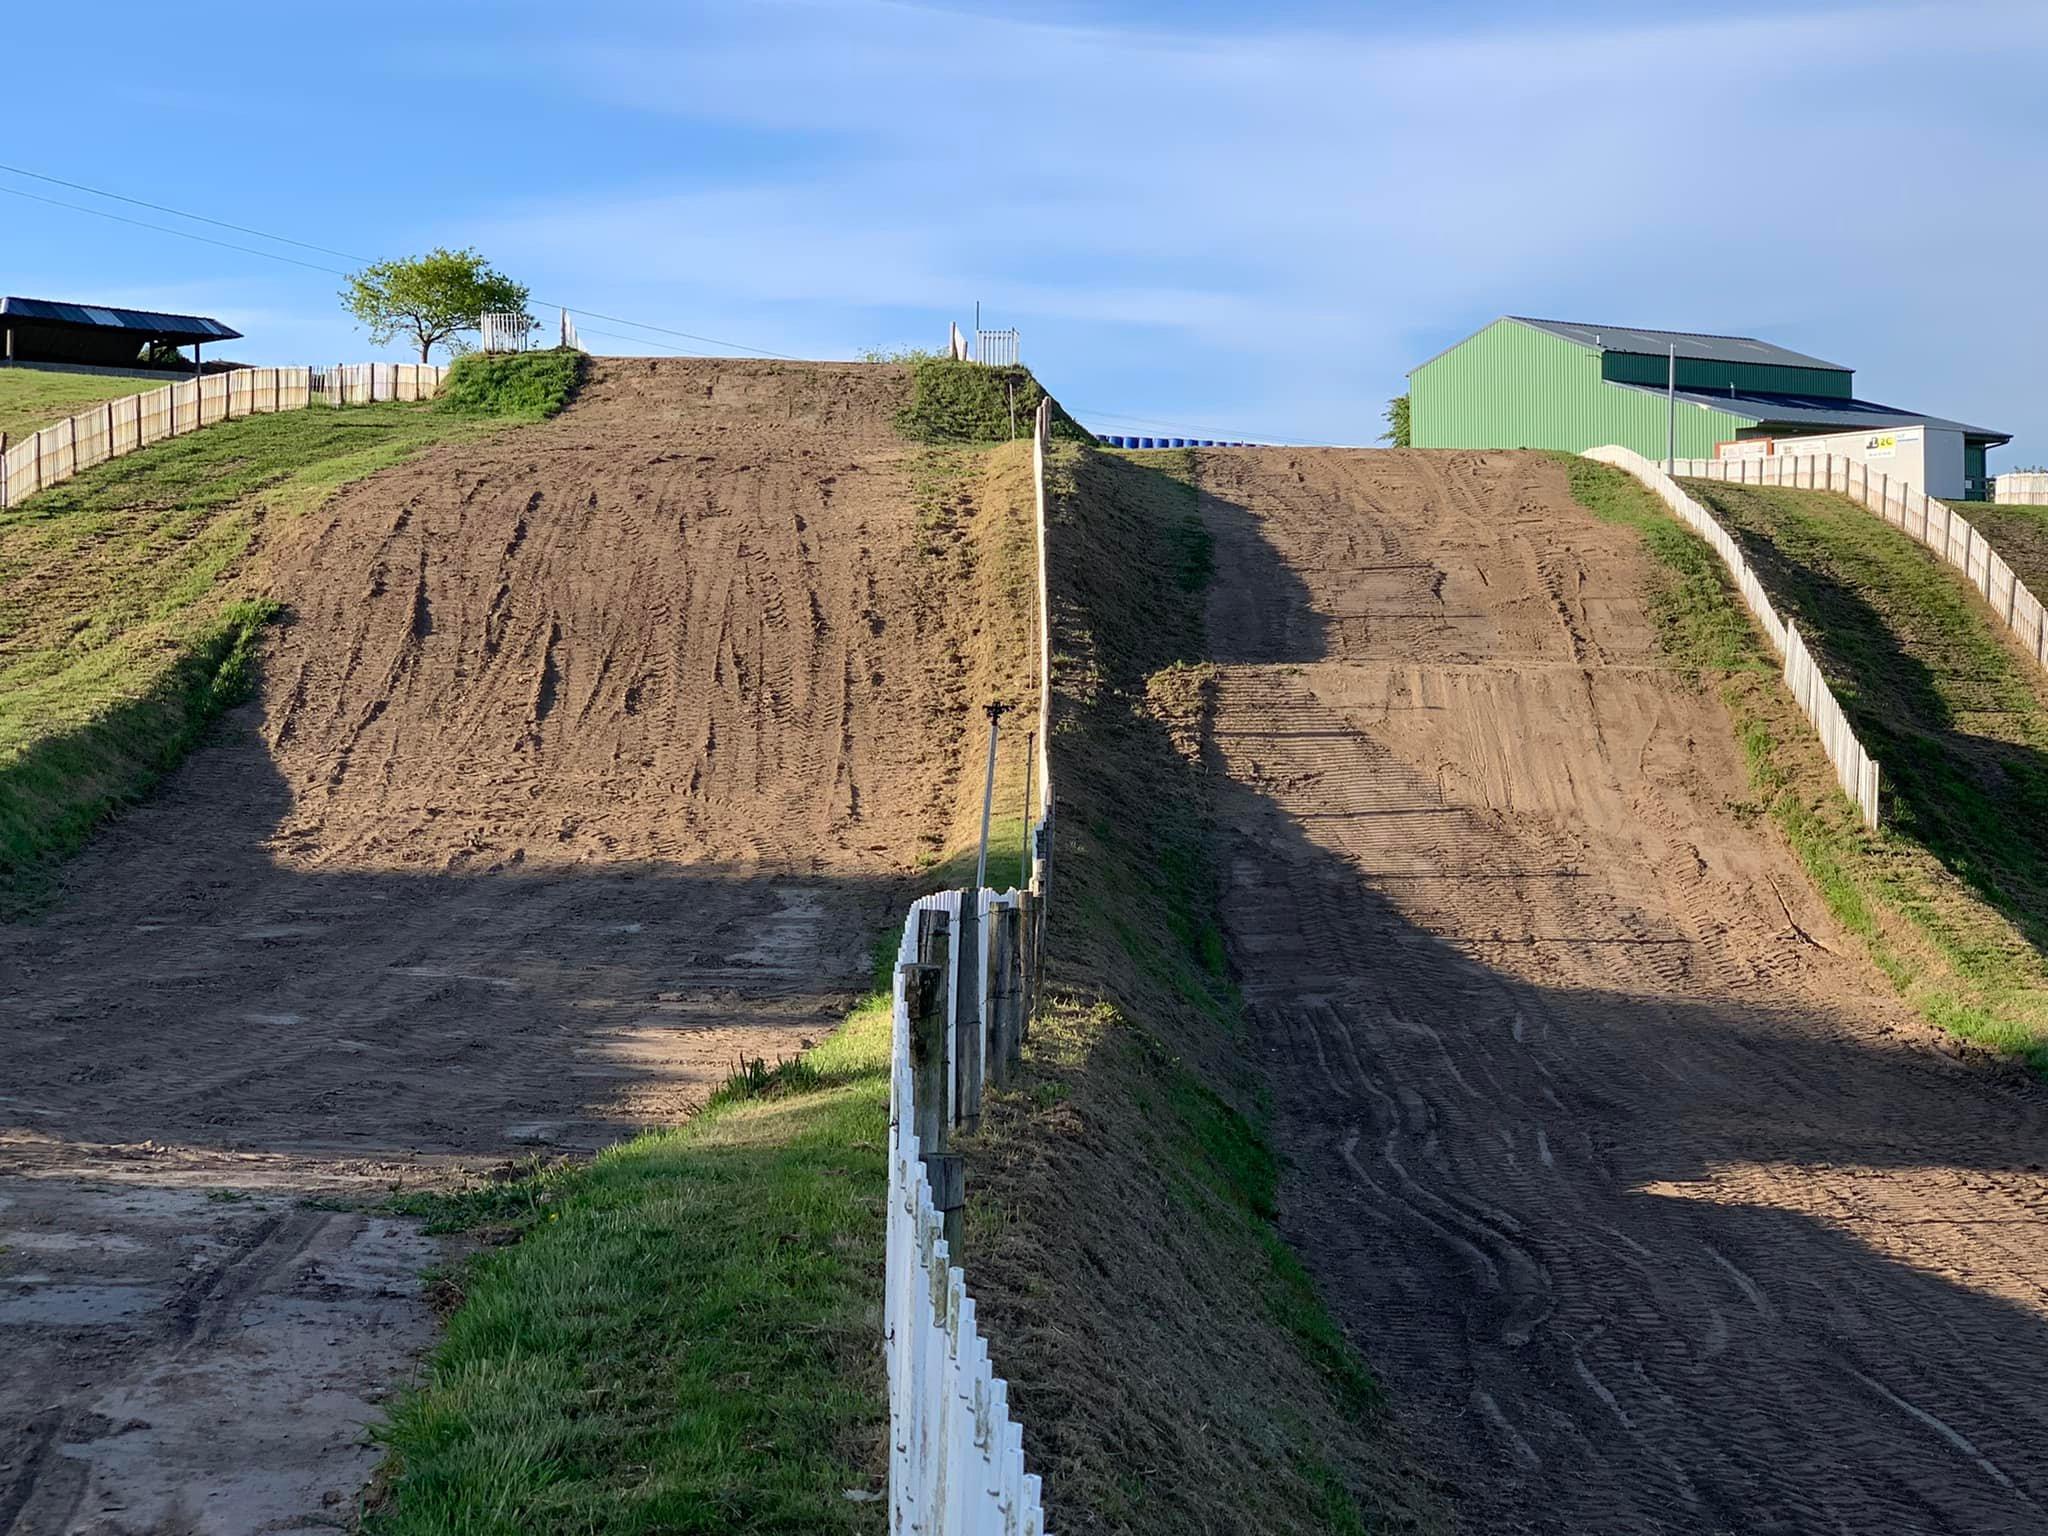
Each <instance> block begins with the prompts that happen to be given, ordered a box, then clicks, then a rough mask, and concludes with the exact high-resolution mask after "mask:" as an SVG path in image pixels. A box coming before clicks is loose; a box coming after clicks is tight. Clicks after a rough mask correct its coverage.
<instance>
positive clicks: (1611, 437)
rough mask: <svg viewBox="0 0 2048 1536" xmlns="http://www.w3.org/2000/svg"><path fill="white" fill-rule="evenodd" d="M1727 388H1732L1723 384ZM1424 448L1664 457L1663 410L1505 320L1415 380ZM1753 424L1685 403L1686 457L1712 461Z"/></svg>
mask: <svg viewBox="0 0 2048 1536" xmlns="http://www.w3.org/2000/svg"><path fill="white" fill-rule="evenodd" d="M1724 387H1725V386H1724ZM1408 393H1409V405H1408V409H1409V434H1410V440H1411V441H1412V442H1413V443H1414V445H1415V446H1416V447H1417V448H1564V449H1568V450H1570V451H1571V452H1573V453H1578V452H1581V451H1583V450H1585V449H1587V448H1598V447H1601V446H1602V445H1604V444H1608V443H1617V444H1619V445H1620V446H1622V447H1624V448H1633V449H1634V450H1635V451H1636V452H1637V453H1640V454H1642V455H1644V456H1645V457H1648V458H1658V459H1661V458H1662V457H1663V456H1664V423H1665V403H1664V400H1663V399H1662V398H1661V397H1660V396H1657V395H1647V394H1644V393H1643V392H1642V391H1641V390H1635V389H1624V388H1622V387H1621V386H1620V385H1617V384H1609V383H1607V382H1606V381H1604V380H1603V379H1602V378H1601V376H1600V356H1599V354H1598V353H1595V352H1592V351H1589V350H1587V349H1586V348H1584V347H1576V346H1573V345H1572V344H1571V343H1570V342H1568V341H1563V340H1561V339H1559V338H1558V337H1555V336H1551V335H1548V334H1546V333H1545V332H1542V331H1538V330H1532V329H1531V328H1530V327H1528V326H1526V325H1517V324H1516V323H1515V322H1514V321H1512V320H1497V321H1495V322H1494V323H1493V324H1492V325H1489V326H1488V327H1487V328H1486V329H1485V330H1483V331H1481V332H1480V333H1479V334H1478V335H1477V336H1474V337H1472V338H1470V339H1469V340H1467V341H1464V342H1461V343H1460V344H1459V345H1457V346H1455V347H1453V348H1452V349H1451V350H1450V351H1448V352H1446V353H1444V354H1443V355H1442V356H1440V357H1437V358H1434V359H1432V360H1431V361H1429V362H1427V363H1425V364H1423V365H1422V366H1421V367H1420V368H1418V369H1416V370H1415V371H1414V373H1412V374H1410V375H1409V377H1408ZM1749 425H1751V421H1750V419H1749V418H1748V417H1741V416H1731V415H1729V414H1727V413H1726V412H1723V411H1715V410H1707V409H1705V408H1703V407H1700V406H1697V405H1688V404H1686V403H1685V402H1684V401H1680V402H1679V406H1678V453H1679V457H1681V458H1711V457H1712V456H1713V453H1714V445H1715V444H1716V443H1718V442H1724V441H1726V440H1727V439H1729V438H1732V437H1734V436H1736V435H1737V433H1738V432H1739V430H1740V429H1741V428H1743V427H1746V426H1749Z"/></svg>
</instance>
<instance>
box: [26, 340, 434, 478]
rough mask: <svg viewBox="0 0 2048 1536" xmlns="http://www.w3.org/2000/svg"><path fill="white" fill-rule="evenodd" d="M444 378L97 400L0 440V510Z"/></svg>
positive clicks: (276, 379) (248, 380) (420, 393)
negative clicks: (228, 430) (138, 457)
mask: <svg viewBox="0 0 2048 1536" xmlns="http://www.w3.org/2000/svg"><path fill="white" fill-rule="evenodd" d="M447 371H448V370H447V369H445V368H437V367H434V366H432V365H426V366H421V365H417V364H413V363H358V364H355V365H353V366H352V367H346V368H327V369H321V368H236V369H232V370H229V371H227V372H224V373H208V374H203V375H201V376H199V377H197V378H189V379H181V380H179V381H178V382H176V383H173V384H166V385H164V386H163V387H162V388H160V389H148V390H143V391H142V392H141V393H139V394H133V395H123V396H122V397H121V398H120V399H118V400H103V401H101V402H100V403H99V404H97V405H89V406H87V407H86V408H85V409H84V410H82V411H78V412H76V413H74V414H72V415H70V416H67V417H65V418H64V419H63V420H61V421H56V422H52V423H51V424H50V425H49V426H47V427H43V428H41V429H39V430H37V431H35V432H31V433H29V434H28V435H27V436H25V437H22V438H19V439H17V440H16V441H14V442H9V441H7V439H6V436H5V434H0V508H6V507H12V506H16V505H18V504H19V503H21V502H22V501H23V500H25V499H26V498H28V497H30V496H33V495H35V494H36V492H38V491H42V490H47V489H49V488H50V487H51V486H53V485H57V484H60V483H61V482H63V481H65V480H69V479H70V478H71V477H72V476H73V475H75V474H77V473H78V472H79V471H80V470H82V469H90V468H92V466H93V465H95V464H104V463H106V461H107V460H109V459H118V458H120V457H121V456H122V455H123V454H129V453H133V452H134V451H135V450H136V449H138V448H146V447H148V446H149V445H150V444H152V443H160V442H162V441H164V440H165V439H166V438H171V437H183V436H184V435H185V434H186V433H187V432H196V431H198V430H199V429H200V428H201V427H210V426H212V425H213V424H214V423H215V422H218V421H227V420H230V419H232V418H234V417H238V416H257V415H267V414H269V413H270V412H273V411H296V410H301V409H303V408H304V407H306V406H308V405H310V404H312V403H313V402H314V401H315V400H320V401H323V402H332V403H334V404H336V405H340V404H343V403H346V404H350V405H354V404H359V403H365V402H368V401H371V400H424V399H427V398H428V397H430V396H432V395H434V394H436V393H438V392H439V390H440V388H441V382H442V380H443V378H444V377H445V376H446V375H447Z"/></svg>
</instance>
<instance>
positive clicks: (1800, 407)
mask: <svg viewBox="0 0 2048 1536" xmlns="http://www.w3.org/2000/svg"><path fill="white" fill-rule="evenodd" d="M1608 382H1609V383H1610V385H1612V387H1613V388H1615V389H1633V390H1639V391H1641V392H1642V393H1643V394H1646V395H1655V396H1657V397H1658V398H1659V399H1662V398H1663V396H1664V391H1663V390H1661V389H1659V388H1657V386H1656V385H1654V384H1624V383H1621V382H1619V381H1617V380H1609V381H1608ZM1677 394H1678V398H1679V399H1680V400H1683V401H1685V402H1686V403H1687V404H1688V405H1701V406H1705V407H1706V408H1707V409H1708V410H1710V411H1726V412H1727V413H1728V414H1729V415H1731V416H1747V417H1749V418H1750V419H1752V420H1753V421H1755V422H1756V423H1757V424H1758V425H1760V426H1773V425H1778V426H1787V427H1813V428H1828V427H1839V428H1843V429H1846V430H1848V431H1855V430H1856V429H1857V428H1860V427H1906V426H1913V425H1915V424H1918V425H1920V426H1927V427H1938V428H1941V429H1943V430H1946V431H1950V432H1960V433H1962V434H1963V436H1965V437H1973V438H1981V439H1982V440H1984V441H1985V442H1987V443H1991V444H1993V445H1996V444H1999V443H2006V442H2010V441H2012V434H2011V433H2010V432H2000V431H1999V430H1998V429H1997V428H1995V427H1973V426H1971V425H1970V424H1969V423H1968V422H1963V421H1949V420H1947V419H1946V418H1944V417H1941V416H1929V415H1928V414H1927V413H1926V412H1924V411H1908V410H1902V409H1901V408H1900V407H1898V406H1895V405H1879V404H1878V403H1877V402H1876V401H1874V400H1838V399H1832V398H1830V397H1828V396H1826V395H1766V394H1759V393H1754V392H1744V391H1740V390H1737V391H1735V392H1733V393H1728V392H1725V391H1720V390H1711V389H1681V390H1679V391H1678V392H1677Z"/></svg>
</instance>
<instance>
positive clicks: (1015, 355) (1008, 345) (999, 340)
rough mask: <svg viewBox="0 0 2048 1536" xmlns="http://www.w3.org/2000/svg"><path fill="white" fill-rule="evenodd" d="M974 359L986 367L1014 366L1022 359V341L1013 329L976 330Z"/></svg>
mask: <svg viewBox="0 0 2048 1536" xmlns="http://www.w3.org/2000/svg"><path fill="white" fill-rule="evenodd" d="M974 356H975V360H976V361H977V362H979V363H981V364H982V365H983V366H984V367H988V368H1014V367H1016V366H1017V365H1018V363H1019V362H1021V361H1022V360H1023V343H1022V341H1021V339H1020V338H1019V336H1018V334H1017V332H1016V331H1014V330H1010V331H976V332H975V333H974Z"/></svg>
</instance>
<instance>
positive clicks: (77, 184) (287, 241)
mask: <svg viewBox="0 0 2048 1536" xmlns="http://www.w3.org/2000/svg"><path fill="white" fill-rule="evenodd" d="M0 171H7V172H10V173H11V174H13V175H16V176H27V177H29V178H30V179H31V180H34V181H47V182H48V183H50V185H51V186H53V187H69V188H70V189H71V190H72V191H74V192H88V193H91V194H92V195H93V196H94V197H106V198H111V199H113V200H114V201H115V202H117V203H128V204H131V205H132V206H134V207H137V208H148V209H152V210H153V211H155V212H157V213H168V214H171V215H173V216H175V217H177V218H180V219H191V220H192V221H193V222H195V223H198V224H211V225H212V226H213V227H214V228H215V229H231V230H233V231H234V232H235V233H236V234H238V235H254V236H255V237H256V238H257V239H259V240H275V241H276V242H277V243H278V244H280V245H296V246H297V247H298V248H299V249H300V250H302V251H318V252H319V253H320V254H321V255H323V256H339V257H340V258H341V259H342V260H343V261H368V260H370V258H369V257H367V256H358V255H356V254H355V252H353V251H337V250H336V249H335V248H334V247H333V246H331V245H314V244H312V243H311V242H309V241H305V240H294V239H293V238H292V237H291V236H290V235H273V234H271V233H270V232H269V231H268V230H264V229H251V228H250V227H249V226H248V225H246V224H230V223H228V222H227V221H226V220H225V219H210V218H208V217H207V216H206V215H205V214H203V213H187V212H186V211H185V210H184V209H182V208H172V207H170V206H169V205H168V204H165V203H152V202H148V201H145V200H144V199H142V198H139V197H128V196H126V195H124V194H123V193H120V192H109V191H107V190H105V189H104V188H102V187H89V186H87V185H86V184H85V183H84V182H82V181H66V180H65V179H64V178H63V177H62V176H45V175H44V174H43V173H42V172H41V171H30V170H24V169H23V168H22V167H20V166H18V165H0ZM57 206H58V207H60V208H68V207H70V206H71V204H69V203H59V204H58V205H57ZM87 211H90V210H87ZM147 227H148V228H151V229H154V228H156V227H157V226H155V225H153V224H152V225H149V226H147ZM172 233H176V231H172ZM233 249H235V250H241V249H242V247H241V246H235V247H233ZM323 270H324V269H323Z"/></svg>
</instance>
